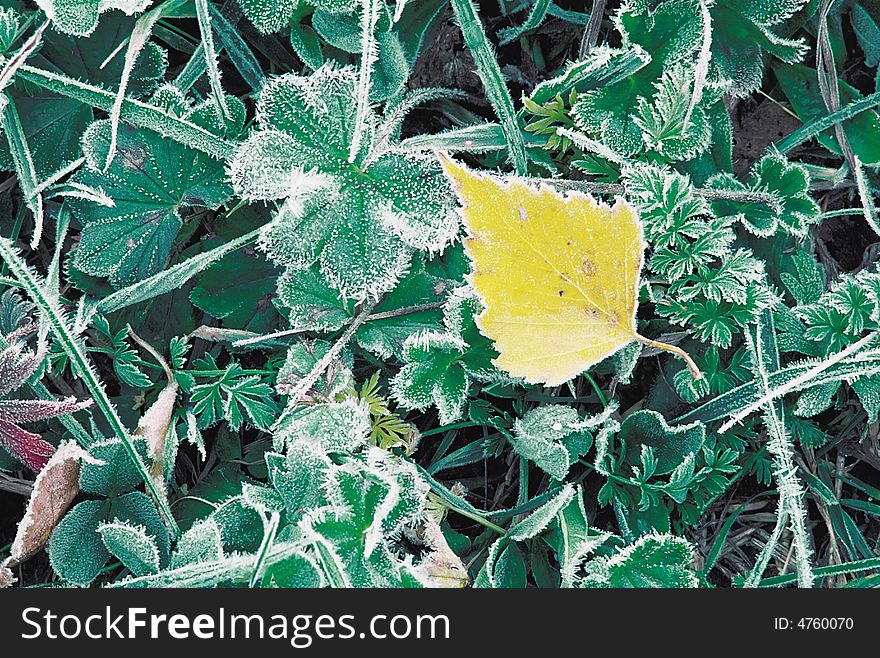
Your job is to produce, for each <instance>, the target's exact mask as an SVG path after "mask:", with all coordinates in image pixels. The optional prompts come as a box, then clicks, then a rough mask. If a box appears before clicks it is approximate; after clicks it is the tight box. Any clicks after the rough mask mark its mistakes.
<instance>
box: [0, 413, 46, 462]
mask: <svg viewBox="0 0 880 658" xmlns="http://www.w3.org/2000/svg"><path fill="white" fill-rule="evenodd" d="M0 446H3V447H4V448H6V449H7V450H8V451H9V452H10V454H11V455H12V456H13V457H15V458H16V459H17V460H18V461H20V462H22V463H24V464H27V465H28V466H30V467H31V468H32V469H33V470H34V471H36V472H38V473H39V472H40V470H41V469H42V468H43V467H44V466H45V465H46V463H47V462H48V461H49V458H50V457H51V456H52V455H53V454H54V453H55V446H53V445H52V444H51V443H49V442H48V441H44V440H43V437H41V436H40V435H39V434H34V433H33V432H28V431H27V430H23V429H22V428H20V427H19V426H18V425H16V424H15V423H11V422H9V421H8V420H7V419H5V418H2V417H0Z"/></svg>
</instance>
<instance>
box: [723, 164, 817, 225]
mask: <svg viewBox="0 0 880 658" xmlns="http://www.w3.org/2000/svg"><path fill="white" fill-rule="evenodd" d="M707 187H709V188H712V189H715V190H722V191H732V192H745V193H748V192H757V193H759V194H766V195H769V196H770V198H771V199H772V201H773V204H774V205H775V207H770V206H769V205H768V204H767V203H757V202H752V203H749V202H746V201H726V200H718V201H714V202H713V203H712V210H713V211H714V212H715V214H717V215H719V216H731V217H734V218H735V219H737V220H739V221H740V222H742V224H743V226H744V227H745V228H746V230H748V231H749V232H750V233H753V234H754V235H758V236H762V237H767V236H770V235H775V234H777V233H780V232H784V233H790V234H792V235H794V236H795V237H801V238H802V237H804V236H806V234H807V229H809V227H810V225H811V224H814V223H816V222H818V221H819V218H820V210H819V206H818V204H817V203H816V202H815V201H814V200H813V197H812V196H811V195H810V175H809V173H807V170H806V168H805V167H803V166H802V165H800V164H798V163H795V162H790V161H789V160H788V159H787V158H786V157H785V156H784V155H782V154H781V153H779V152H776V151H771V152H770V153H768V154H767V155H765V156H763V157H762V158H761V159H760V160H758V161H757V162H756V163H755V164H754V165H753V166H752V171H751V172H750V175H749V180H748V183H742V182H740V181H738V180H736V179H735V178H734V177H733V176H731V175H730V174H723V173H722V174H717V175H716V176H714V177H712V178H711V179H710V180H709V182H708V183H707Z"/></svg>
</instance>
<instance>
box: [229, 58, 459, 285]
mask: <svg viewBox="0 0 880 658" xmlns="http://www.w3.org/2000/svg"><path fill="white" fill-rule="evenodd" d="M355 87H356V70H355V69H353V68H350V67H347V68H332V67H329V66H325V67H322V68H321V69H319V70H318V71H316V72H315V73H314V74H312V75H311V76H308V77H302V76H297V75H292V74H288V75H283V76H280V77H278V78H275V79H274V80H272V81H270V82H269V83H268V84H267V85H266V87H265V88H264V89H263V91H262V93H261V95H260V101H259V103H258V106H257V125H258V127H259V130H257V132H255V133H254V134H253V135H252V136H251V137H250V138H249V139H248V140H247V141H246V142H245V143H244V144H243V145H242V146H241V147H240V148H239V149H238V151H237V153H236V155H235V157H234V158H233V161H232V163H231V166H230V175H231V178H232V182H233V185H234V186H235V189H236V192H237V193H239V194H240V195H241V196H243V197H245V198H251V199H262V200H270V199H277V200H281V201H283V203H282V204H281V206H280V208H279V210H278V212H277V214H276V217H275V221H274V222H273V223H272V224H271V225H270V227H269V228H268V229H267V231H266V232H265V235H264V237H263V240H262V241H261V246H262V247H263V249H264V250H265V251H266V253H267V255H268V256H269V257H270V258H271V259H272V260H274V261H275V262H277V263H278V264H279V265H281V266H283V267H285V268H287V270H288V272H290V271H291V270H294V271H295V270H303V269H305V268H307V267H309V266H310V265H312V264H313V263H318V265H319V270H320V273H321V275H322V276H323V277H324V278H325V279H326V280H327V281H328V282H329V283H330V284H331V285H332V286H333V288H335V289H336V290H337V291H338V292H339V293H340V294H341V295H342V296H343V297H347V298H353V299H359V300H361V299H365V298H366V297H367V296H372V297H376V296H378V295H380V294H381V293H383V292H386V291H387V290H390V289H391V288H392V287H393V286H394V284H395V283H396V282H397V280H398V279H399V278H400V276H401V275H402V274H403V273H404V272H405V265H406V263H407V262H408V260H409V259H408V258H407V252H408V251H409V250H410V249H420V250H425V251H437V250H440V249H442V248H443V247H444V246H445V245H446V244H448V243H449V242H450V241H451V240H452V239H453V238H454V237H455V235H456V232H457V229H458V225H457V221H456V219H455V214H454V211H453V207H454V206H453V202H452V195H451V194H450V191H449V188H448V186H447V183H446V181H445V178H444V177H443V175H442V173H441V171H440V167H439V165H438V164H437V163H436V161H435V160H434V159H433V158H428V157H422V156H415V155H411V154H405V153H402V152H397V151H394V150H393V147H392V145H391V144H390V143H389V139H390V138H389V137H388V136H387V135H385V134H384V132H383V130H382V128H381V127H380V126H379V124H378V119H377V118H376V117H374V116H371V117H368V125H365V126H362V129H363V133H364V139H363V142H362V143H363V144H364V147H363V148H361V149H360V151H359V152H358V153H357V154H356V157H355V158H354V159H353V160H352V161H350V159H349V150H350V144H351V141H352V137H353V134H354V132H355V125H354V122H355V112H354V108H355V105H356V103H355V93H356V92H355ZM282 297H283V295H282Z"/></svg>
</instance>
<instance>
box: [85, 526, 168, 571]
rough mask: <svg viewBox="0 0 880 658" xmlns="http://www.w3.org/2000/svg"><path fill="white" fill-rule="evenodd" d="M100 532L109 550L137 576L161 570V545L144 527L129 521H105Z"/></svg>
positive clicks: (99, 529) (99, 527) (99, 528)
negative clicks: (157, 543)
mask: <svg viewBox="0 0 880 658" xmlns="http://www.w3.org/2000/svg"><path fill="white" fill-rule="evenodd" d="M98 534H99V535H100V536H101V541H103V542H104V545H105V546H106V547H107V550H108V551H110V553H111V554H112V555H113V556H114V557H116V558H117V559H118V560H119V561H120V562H122V564H124V565H125V567H126V568H127V569H128V570H129V571H131V572H132V573H133V574H134V575H135V576H145V575H147V574H150V573H156V572H157V571H159V567H160V564H159V547H158V546H157V545H156V540H155V539H153V537H151V536H149V535H148V534H147V532H146V530H144V528H142V527H139V526H133V525H130V524H128V523H125V522H122V523H104V524H102V525H99V526H98Z"/></svg>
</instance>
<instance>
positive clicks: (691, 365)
mask: <svg viewBox="0 0 880 658" xmlns="http://www.w3.org/2000/svg"><path fill="white" fill-rule="evenodd" d="M635 340H637V341H639V342H640V343H643V344H644V345H648V346H649V347H653V348H656V349H658V350H665V351H667V352H672V353H673V354H675V355H677V356H680V357H681V358H682V359H684V362H685V363H686V364H687V367H688V369H689V370H690V371H691V374H692V375H693V376H694V379H697V380H700V379H702V378H703V373H701V372H700V369H699V368H698V367H697V364H696V363H695V362H694V360H693V359H692V358H691V357H690V355H689V354H688V353H687V352H685V351H684V350H683V349H681V348H680V347H677V346H675V345H669V344H667V343H661V342H660V341H658V340H651V339H650V338H645V337H644V336H642V335H641V334H636V335H635Z"/></svg>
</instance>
